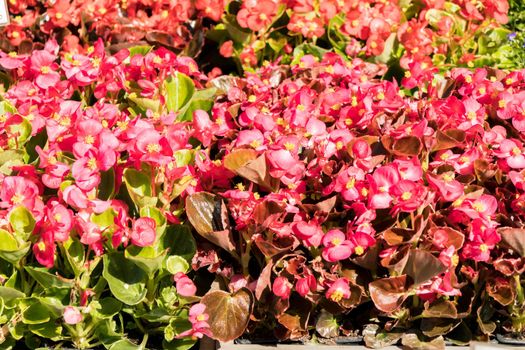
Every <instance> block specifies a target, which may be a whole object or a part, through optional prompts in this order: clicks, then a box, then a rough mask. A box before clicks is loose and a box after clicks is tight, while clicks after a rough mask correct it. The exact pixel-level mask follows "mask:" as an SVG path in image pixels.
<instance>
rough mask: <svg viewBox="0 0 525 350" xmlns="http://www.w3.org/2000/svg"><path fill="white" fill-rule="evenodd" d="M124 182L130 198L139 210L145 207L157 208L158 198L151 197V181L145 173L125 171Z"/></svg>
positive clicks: (129, 169)
mask: <svg viewBox="0 0 525 350" xmlns="http://www.w3.org/2000/svg"><path fill="white" fill-rule="evenodd" d="M123 179H124V182H125V183H126V187H127V189H128V192H129V196H130V197H131V200H132V201H133V203H135V205H137V207H138V208H142V207H145V206H148V205H149V206H155V204H157V198H156V197H155V198H154V197H151V194H152V189H151V181H150V178H149V176H147V175H146V174H145V173H144V172H141V171H137V170H135V169H131V168H128V169H126V170H124V176H123Z"/></svg>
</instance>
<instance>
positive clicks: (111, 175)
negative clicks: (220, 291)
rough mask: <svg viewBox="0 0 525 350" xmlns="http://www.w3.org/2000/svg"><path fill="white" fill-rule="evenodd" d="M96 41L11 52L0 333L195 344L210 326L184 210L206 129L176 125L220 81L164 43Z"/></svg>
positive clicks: (0, 137)
mask: <svg viewBox="0 0 525 350" xmlns="http://www.w3.org/2000/svg"><path fill="white" fill-rule="evenodd" d="M86 51H87V52H86V54H75V55H70V54H64V57H62V59H61V60H60V63H57V62H56V60H57V58H58V56H57V55H58V46H57V43H56V42H54V41H48V42H47V43H46V46H45V48H44V49H43V50H35V51H33V52H32V54H31V55H6V56H4V57H3V58H2V59H0V65H1V66H2V67H4V68H7V69H9V70H10V72H11V75H12V77H13V78H14V80H15V81H16V83H15V84H14V85H12V86H11V87H10V88H9V90H8V91H7V92H6V94H5V99H6V100H4V101H2V102H0V108H1V112H2V118H1V119H0V123H1V126H2V129H1V130H2V131H1V134H0V145H1V146H2V149H3V151H2V153H0V173H1V174H0V180H1V181H0V183H1V185H0V208H1V210H0V259H1V263H0V309H1V310H2V311H1V312H0V315H1V316H0V324H1V325H2V333H1V335H2V336H1V337H0V343H2V348H4V349H6V348H9V347H13V346H15V342H16V341H17V340H19V341H21V342H24V343H25V345H26V346H28V347H30V348H35V347H38V346H43V345H50V344H61V343H67V344H70V345H74V346H75V347H78V348H92V347H95V346H101V345H103V346H105V347H110V346H111V347H112V348H121V347H125V346H131V345H130V341H129V340H127V339H126V338H125V336H127V337H128V338H130V339H133V340H134V341H136V340H138V342H139V343H140V342H141V341H142V345H143V346H147V344H149V346H153V347H159V348H160V347H161V343H162V341H164V346H165V347H168V348H177V349H185V348H189V347H191V346H192V345H193V344H194V343H195V339H196V338H197V337H202V335H204V334H207V335H211V333H210V332H209V329H208V328H209V325H208V323H207V322H206V320H207V314H206V313H204V308H205V307H204V305H203V304H200V303H198V301H199V298H196V297H195V296H194V295H195V293H196V291H197V289H196V287H195V285H194V284H193V282H192V281H191V279H190V278H188V276H187V275H186V273H187V272H188V271H189V270H190V263H191V259H192V257H193V255H194V253H195V241H194V239H193V237H192V235H191V232H190V231H189V229H188V227H187V226H183V225H181V224H180V220H179V218H178V217H177V216H178V215H180V214H177V210H178V211H179V212H180V210H181V205H182V202H181V201H180V200H179V198H180V197H179V195H180V193H181V192H183V191H186V192H187V193H191V192H192V191H191V189H192V188H195V186H196V185H197V182H196V180H195V179H194V173H193V168H190V167H188V163H190V162H192V160H193V158H194V157H195V152H196V151H195V150H193V147H192V145H191V143H190V138H191V137H192V135H193V133H194V132H193V131H191V129H190V128H189V124H188V123H185V122H178V123H174V121H175V120H176V119H177V118H181V117H182V116H184V115H190V116H191V113H192V109H193V108H194V104H195V103H196V105H195V106H197V105H198V106H199V108H204V107H203V106H204V105H203V104H205V103H211V101H205V102H202V103H200V102H198V101H196V100H192V98H193V97H195V96H196V97H197V98H198V96H199V95H198V94H195V95H193V90H194V89H195V88H196V87H197V88H199V87H202V84H204V82H205V81H206V79H207V78H206V76H204V75H202V74H201V73H200V72H199V71H198V70H197V67H196V64H195V62H194V61H193V60H191V59H189V58H184V57H176V56H175V55H174V54H173V53H172V52H170V51H168V50H165V49H159V50H155V51H151V52H149V53H147V54H145V55H142V54H133V52H131V53H130V51H129V50H123V51H120V52H118V53H117V54H115V55H114V56H110V55H107V54H106V53H105V51H104V47H103V44H102V42H101V41H98V42H97V43H95V46H93V47H91V48H88V49H87V50H86ZM132 51H133V50H132ZM151 98H154V99H151ZM190 100H191V101H190ZM175 112H176V113H177V115H176V114H175ZM141 113H144V114H145V115H144V116H145V118H141V117H140V116H141ZM161 164H162V171H159V169H158V167H159V166H160V165H161ZM144 179H146V180H147V182H144ZM184 186H185V187H184ZM148 335H151V337H150V339H149V342H148ZM15 348H16V346H15Z"/></svg>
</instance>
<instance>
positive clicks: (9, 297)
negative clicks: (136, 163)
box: [0, 286, 25, 305]
mask: <svg viewBox="0 0 525 350" xmlns="http://www.w3.org/2000/svg"><path fill="white" fill-rule="evenodd" d="M24 297H25V294H24V293H22V292H21V291H19V290H17V289H14V288H10V287H3V286H0V298H1V299H2V300H3V301H4V303H6V304H9V305H12V303H11V302H16V300H17V299H20V298H24Z"/></svg>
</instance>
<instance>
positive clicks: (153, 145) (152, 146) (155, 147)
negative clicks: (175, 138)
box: [146, 143, 160, 153]
mask: <svg viewBox="0 0 525 350" xmlns="http://www.w3.org/2000/svg"><path fill="white" fill-rule="evenodd" d="M146 150H147V151H148V152H149V153H155V152H159V151H160V145H159V144H156V143H150V144H149V145H147V146H146Z"/></svg>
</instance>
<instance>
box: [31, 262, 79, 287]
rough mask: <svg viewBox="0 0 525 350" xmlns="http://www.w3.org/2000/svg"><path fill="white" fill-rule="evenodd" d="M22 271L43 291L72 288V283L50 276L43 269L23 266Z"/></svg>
mask: <svg viewBox="0 0 525 350" xmlns="http://www.w3.org/2000/svg"><path fill="white" fill-rule="evenodd" d="M24 269H25V270H26V271H27V273H29V275H31V277H33V278H34V279H35V280H36V281H37V282H38V283H39V284H40V285H41V286H42V287H44V288H45V289H49V288H58V289H69V288H72V287H73V283H72V282H70V281H66V280H65V279H63V278H59V277H57V276H55V275H53V274H50V273H49V272H47V271H48V269H46V268H43V267H32V266H24Z"/></svg>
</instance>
